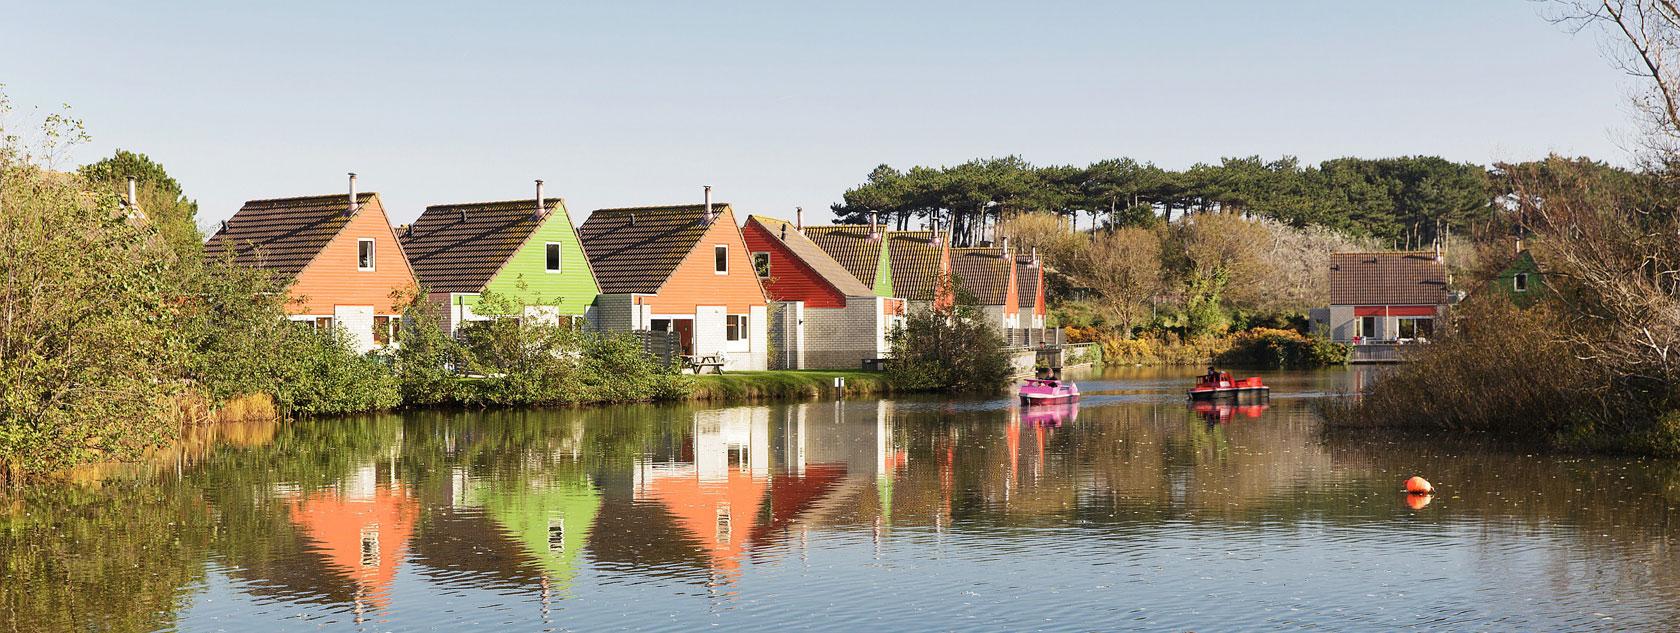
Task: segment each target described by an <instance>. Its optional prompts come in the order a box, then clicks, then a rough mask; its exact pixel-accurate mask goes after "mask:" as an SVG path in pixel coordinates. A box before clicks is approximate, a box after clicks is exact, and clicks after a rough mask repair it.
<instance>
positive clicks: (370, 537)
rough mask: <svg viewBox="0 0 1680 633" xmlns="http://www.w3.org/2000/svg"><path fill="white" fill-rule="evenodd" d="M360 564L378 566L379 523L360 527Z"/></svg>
mask: <svg viewBox="0 0 1680 633" xmlns="http://www.w3.org/2000/svg"><path fill="white" fill-rule="evenodd" d="M361 549H362V566H363V567H378V566H379V525H378V524H374V525H369V526H366V527H363V528H362V548H361Z"/></svg>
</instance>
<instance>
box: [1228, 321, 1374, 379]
mask: <svg viewBox="0 0 1680 633" xmlns="http://www.w3.org/2000/svg"><path fill="white" fill-rule="evenodd" d="M1348 352H1349V350H1348V347H1347V346H1346V345H1342V344H1339V343H1332V342H1330V341H1329V340H1326V339H1324V338H1322V337H1310V336H1302V335H1301V334H1300V333H1298V332H1294V331H1291V330H1277V329H1272V328H1255V329H1252V330H1249V331H1247V332H1241V333H1238V334H1237V335H1235V336H1233V337H1231V347H1230V349H1227V350H1225V351H1224V352H1223V353H1221V354H1219V355H1218V356H1217V357H1216V359H1217V361H1218V362H1219V363H1220V364H1223V365H1232V366H1237V367H1255V368H1261V369H1309V368H1314V367H1324V366H1328V365H1340V364H1343V363H1346V362H1347V360H1348Z"/></svg>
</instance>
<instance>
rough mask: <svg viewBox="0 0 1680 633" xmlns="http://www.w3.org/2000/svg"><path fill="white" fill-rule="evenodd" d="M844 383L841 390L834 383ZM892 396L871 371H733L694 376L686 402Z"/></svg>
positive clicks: (883, 379) (880, 377) (884, 377)
mask: <svg viewBox="0 0 1680 633" xmlns="http://www.w3.org/2000/svg"><path fill="white" fill-rule="evenodd" d="M835 378H844V379H845V380H846V382H845V385H846V386H845V387H844V388H843V389H835V388H834V379H835ZM892 393H893V389H892V385H891V384H889V382H888V380H887V375H886V374H885V373H884V372H872V371H820V370H778V371H736V372H729V373H726V374H722V375H710V374H708V375H704V376H696V377H695V381H694V389H693V390H692V391H690V392H689V394H688V396H687V399H688V400H692V401H706V402H718V403H723V402H757V401H763V400H813V399H817V398H835V397H859V396H885V395H890V394H892Z"/></svg>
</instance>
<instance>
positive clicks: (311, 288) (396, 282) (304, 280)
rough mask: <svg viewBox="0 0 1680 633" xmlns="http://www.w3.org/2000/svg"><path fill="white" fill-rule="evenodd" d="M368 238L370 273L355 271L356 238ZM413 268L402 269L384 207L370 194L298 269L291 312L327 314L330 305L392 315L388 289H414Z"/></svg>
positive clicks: (404, 263) (404, 264)
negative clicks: (336, 233) (348, 219)
mask: <svg viewBox="0 0 1680 633" xmlns="http://www.w3.org/2000/svg"><path fill="white" fill-rule="evenodd" d="M364 238H371V239H372V240H373V242H374V247H373V257H374V266H373V268H374V269H373V270H371V271H361V270H356V240H358V239H364ZM414 285H415V284H414V271H413V270H412V269H410V268H409V267H408V258H406V257H404V256H403V252H402V245H401V244H399V243H398V242H397V235H396V233H395V232H393V231H392V230H391V223H390V220H387V219H386V217H385V206H384V205H383V204H380V202H379V197H378V196H374V197H372V198H371V199H369V200H368V202H366V203H365V204H363V205H362V210H361V211H360V212H358V213H357V214H356V217H354V218H351V219H350V222H349V223H347V224H345V225H344V229H343V230H341V231H339V232H338V235H337V236H336V237H334V238H333V239H332V242H329V243H328V244H327V246H326V247H325V248H322V249H321V252H320V254H318V255H316V256H315V259H314V260H312V261H310V262H309V265H308V266H305V267H304V268H303V270H301V271H298V274H297V280H296V283H294V284H293V285H292V292H291V295H292V302H291V303H290V304H288V305H287V312H290V313H291V314H322V315H330V314H332V313H333V306H335V305H343V306H373V312H374V314H384V315H392V314H396V313H397V310H396V308H394V307H393V306H392V304H393V299H392V298H391V292H392V291H394V290H401V289H407V288H412V287H414Z"/></svg>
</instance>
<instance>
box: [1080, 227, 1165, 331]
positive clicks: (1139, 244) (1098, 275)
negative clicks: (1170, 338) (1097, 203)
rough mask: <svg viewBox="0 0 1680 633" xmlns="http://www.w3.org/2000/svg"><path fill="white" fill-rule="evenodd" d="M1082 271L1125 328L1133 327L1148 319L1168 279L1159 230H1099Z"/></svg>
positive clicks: (1082, 275)
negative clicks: (1153, 304) (1162, 257)
mask: <svg viewBox="0 0 1680 633" xmlns="http://www.w3.org/2000/svg"><path fill="white" fill-rule="evenodd" d="M1079 274H1080V275H1081V278H1082V279H1083V280H1084V281H1085V283H1086V285H1089V286H1090V287H1091V288H1092V289H1093V290H1095V291H1096V292H1097V295H1098V296H1099V297H1100V298H1101V301H1102V303H1103V305H1104V306H1106V307H1107V308H1108V309H1110V310H1112V311H1113V312H1114V315H1115V320H1116V321H1118V322H1119V325H1120V328H1121V330H1123V331H1130V330H1131V328H1132V327H1133V326H1135V325H1138V324H1141V323H1143V322H1144V321H1145V317H1146V316H1148V313H1149V309H1150V306H1151V303H1152V302H1153V301H1154V299H1155V296H1156V295H1157V294H1159V293H1160V292H1161V289H1162V283H1163V282H1164V281H1165V280H1164V278H1163V276H1162V269H1161V238H1160V236H1159V235H1158V234H1157V233H1156V232H1155V231H1152V230H1150V229H1145V228H1139V227H1135V226H1131V227H1125V228H1121V229H1117V230H1114V231H1110V232H1106V233H1099V234H1098V235H1096V236H1095V237H1094V238H1093V239H1092V241H1091V246H1090V249H1089V252H1088V255H1087V260H1086V262H1085V265H1084V266H1083V267H1082V268H1081V270H1080V273H1079Z"/></svg>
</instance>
